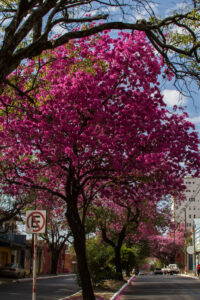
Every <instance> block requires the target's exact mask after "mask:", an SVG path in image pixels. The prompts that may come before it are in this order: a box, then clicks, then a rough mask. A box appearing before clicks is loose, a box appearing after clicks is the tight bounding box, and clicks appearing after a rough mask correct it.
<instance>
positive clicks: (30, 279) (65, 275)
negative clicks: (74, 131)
mask: <svg viewBox="0 0 200 300" xmlns="http://www.w3.org/2000/svg"><path fill="white" fill-rule="evenodd" d="M72 275H74V274H73V273H72V274H62V275H55V276H54V275H53V276H39V277H37V278H36V280H38V279H50V278H58V277H69V276H72ZM32 280H33V278H32V277H28V278H20V279H13V280H10V281H9V282H26V281H32ZM6 283H7V282H1V281H0V285H1V284H6Z"/></svg>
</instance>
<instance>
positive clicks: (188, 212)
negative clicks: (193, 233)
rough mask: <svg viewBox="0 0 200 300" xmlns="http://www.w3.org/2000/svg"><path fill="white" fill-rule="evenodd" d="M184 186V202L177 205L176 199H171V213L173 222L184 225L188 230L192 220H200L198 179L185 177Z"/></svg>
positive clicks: (199, 186)
mask: <svg viewBox="0 0 200 300" xmlns="http://www.w3.org/2000/svg"><path fill="white" fill-rule="evenodd" d="M184 184H185V186H186V189H185V191H184V194H185V200H184V201H182V202H181V203H179V201H178V200H177V199H175V200H174V199H173V200H172V213H173V219H174V220H175V222H177V223H183V224H185V226H186V229H187V230H190V229H191V228H192V227H193V222H194V219H196V218H200V177H195V178H194V177H191V176H187V177H185V178H184Z"/></svg>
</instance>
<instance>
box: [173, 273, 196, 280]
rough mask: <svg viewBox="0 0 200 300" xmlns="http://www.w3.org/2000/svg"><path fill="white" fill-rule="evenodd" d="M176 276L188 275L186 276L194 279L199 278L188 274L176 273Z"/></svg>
mask: <svg viewBox="0 0 200 300" xmlns="http://www.w3.org/2000/svg"><path fill="white" fill-rule="evenodd" d="M178 276H181V277H188V278H193V279H196V280H198V279H199V277H198V276H194V275H188V274H178Z"/></svg>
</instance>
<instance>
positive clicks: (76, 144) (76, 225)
mask: <svg viewBox="0 0 200 300" xmlns="http://www.w3.org/2000/svg"><path fill="white" fill-rule="evenodd" d="M45 55H46V57H48V56H50V57H51V61H52V62H51V63H50V64H45V61H46V58H45ZM40 64H44V67H43V68H40V69H39V71H38V77H37V78H38V81H39V82H40V83H41V85H40V86H39V87H38V89H34V90H32V91H30V94H29V95H31V100H30V101H27V97H25V96H24V97H23V95H22V94H18V93H17V92H16V93H15V95H14V92H12V97H11V96H10V93H9V92H8V93H7V91H6V90H5V91H4V92H3V94H2V95H1V104H0V105H1V114H0V123H1V126H0V142H1V155H0V171H1V182H2V186H3V183H4V182H5V183H6V184H5V185H4V186H5V192H10V193H13V195H19V194H21V193H24V191H26V192H27V191H30V190H37V194H38V200H40V201H43V202H44V204H45V202H46V201H47V200H48V199H50V198H51V197H50V196H55V197H58V198H60V199H62V200H64V201H65V203H66V205H67V209H66V212H65V215H66V218H67V221H68V224H69V226H70V229H71V231H72V234H73V238H74V248H75V251H76V255H77V259H78V267H79V273H80V279H81V282H82V291H83V299H84V300H93V299H94V293H93V289H92V285H91V280H90V274H89V271H88V266H87V259H86V251H85V227H84V218H83V210H82V208H83V207H84V214H86V212H87V207H88V205H89V204H88V203H87V201H88V199H87V197H86V195H87V193H85V189H87V190H90V186H92V189H91V190H94V188H95V187H96V192H97V191H99V190H100V189H101V184H102V186H104V185H105V183H106V181H107V182H109V181H114V180H116V178H117V180H119V179H120V178H123V179H124V178H126V179H130V178H131V180H132V181H133V182H134V181H136V180H137V181H140V180H143V181H144V178H145V180H146V182H147V183H148V184H150V182H151V184H152V191H153V187H154V184H155V183H156V182H157V181H159V184H160V187H161V188H163V190H164V189H165V190H166V189H168V191H169V192H170V191H172V190H174V189H181V187H182V181H181V177H182V176H184V174H185V173H186V172H190V173H191V172H193V171H196V170H197V169H198V167H199V164H200V160H199V151H198V136H197V133H196V132H195V131H194V130H193V129H194V128H193V126H192V124H191V123H190V122H189V121H187V120H186V115H185V114H175V113H171V112H169V111H168V110H167V109H166V106H165V104H164V102H163V99H162V95H161V92H160V90H159V82H158V76H159V75H160V73H161V66H160V60H159V59H158V58H157V57H156V54H155V52H154V51H153V49H152V47H151V45H150V44H149V43H148V42H147V40H146V36H145V34H144V33H141V32H135V33H134V34H129V33H120V35H119V37H118V38H116V39H113V38H111V37H110V36H109V34H108V33H104V34H102V35H97V36H95V37H93V38H83V39H82V40H79V41H71V42H69V43H68V44H67V45H63V46H61V47H59V48H57V49H56V50H54V51H52V52H51V53H48V52H47V53H45V54H44V57H43V60H42V58H40ZM19 72H20V71H19ZM34 73H35V61H34V60H33V61H30V62H27V68H26V69H25V70H23V71H22V75H23V74H24V76H22V77H21V78H22V81H21V84H20V89H21V90H23V89H24V90H25V89H26V87H27V85H29V81H28V78H29V75H31V74H34ZM147 183H146V184H147ZM89 201H90V202H91V201H92V195H90V197H89ZM105 201H106V200H105ZM80 208H81V210H80Z"/></svg>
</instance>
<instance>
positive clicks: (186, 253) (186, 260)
mask: <svg viewBox="0 0 200 300" xmlns="http://www.w3.org/2000/svg"><path fill="white" fill-rule="evenodd" d="M184 211H185V273H187V220H186V207H185V208H184Z"/></svg>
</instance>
